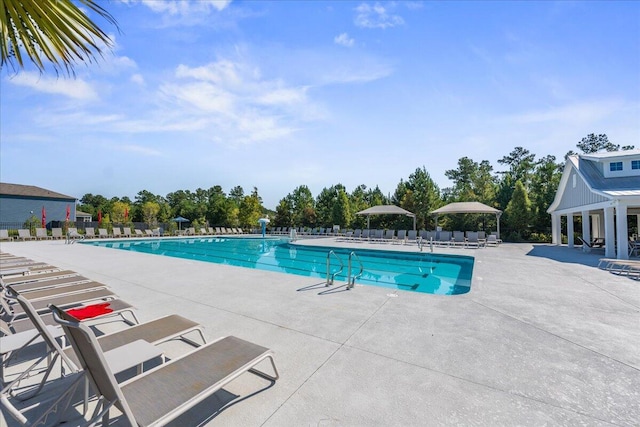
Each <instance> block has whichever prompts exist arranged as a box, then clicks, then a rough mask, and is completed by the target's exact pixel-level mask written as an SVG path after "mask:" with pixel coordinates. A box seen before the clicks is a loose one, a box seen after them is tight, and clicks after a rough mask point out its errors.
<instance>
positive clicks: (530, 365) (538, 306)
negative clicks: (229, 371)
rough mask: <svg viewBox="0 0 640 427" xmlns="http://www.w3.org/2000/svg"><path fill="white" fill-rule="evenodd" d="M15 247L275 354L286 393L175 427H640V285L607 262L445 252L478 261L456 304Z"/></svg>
mask: <svg viewBox="0 0 640 427" xmlns="http://www.w3.org/2000/svg"><path fill="white" fill-rule="evenodd" d="M300 242H301V243H303V244H313V245H326V246H348V247H353V248H358V247H366V248H379V249H391V250H411V251H417V248H416V246H415V245H413V246H410V245H406V246H403V245H390V244H369V243H346V242H336V241H335V239H334V238H324V239H309V240H304V241H300ZM0 249H1V250H2V251H4V252H10V253H12V254H15V255H20V256H27V257H30V258H32V259H34V260H38V261H45V262H48V263H51V264H53V265H56V266H58V267H61V268H66V269H72V270H75V271H77V272H79V273H80V274H82V275H84V276H86V277H89V278H91V279H93V280H96V281H99V282H102V283H105V284H107V285H109V286H110V287H111V288H112V289H113V291H114V292H116V293H117V294H118V295H119V296H120V297H122V298H123V299H124V300H126V301H128V302H130V303H131V304H133V305H135V306H136V307H137V308H138V312H137V313H138V316H139V318H140V319H141V321H145V320H151V319H153V318H155V317H159V316H161V315H166V314H171V313H178V314H181V315H183V316H185V317H188V318H190V319H192V320H195V321H197V322H200V323H201V324H202V325H203V326H204V327H205V335H206V336H207V338H208V339H215V338H218V337H221V336H226V335H235V336H238V337H240V338H244V339H247V340H249V341H252V342H255V343H257V344H261V345H263V346H265V347H269V348H271V349H272V350H273V351H274V352H275V361H276V365H277V367H278V369H279V371H280V376H281V377H280V380H279V381H277V382H276V383H275V384H274V385H270V384H269V383H268V382H266V381H264V380H262V379H259V378H257V377H255V376H252V375H248V374H247V375H244V376H243V377H241V378H239V379H238V380H236V381H235V382H233V383H231V384H230V385H229V386H227V387H225V389H224V390H222V391H220V392H218V393H216V395H214V396H213V397H212V398H210V399H207V400H206V401H205V402H203V403H201V404H200V405H198V406H197V407H196V408H195V409H194V410H192V411H189V412H188V413H187V414H186V415H184V416H182V417H181V418H179V419H178V420H176V421H175V422H174V423H172V425H175V426H191V425H196V424H198V423H203V422H204V423H205V424H207V425H212V426H213V425H220V426H274V427H275V426H431V425H464V426H469V425H491V426H497V425H501V426H515V425H523V426H540V425H590V426H591V425H594V426H599V425H602V426H637V425H639V424H640V421H639V420H640V282H638V281H637V280H632V279H629V278H627V277H624V276H617V275H615V274H611V273H609V272H606V271H602V270H599V269H597V268H596V265H597V263H598V258H600V257H602V255H601V254H600V255H598V254H594V253H591V254H586V253H582V252H580V251H579V250H577V249H569V248H567V247H556V246H551V245H531V244H503V245H501V246H499V247H491V248H484V249H445V248H435V252H436V253H452V254H464V255H472V256H474V257H475V259H476V261H475V266H474V272H473V281H472V288H471V291H470V292H469V293H467V294H463V295H456V296H443V295H431V294H421V293H412V292H406V291H394V290H390V289H385V288H379V287H375V286H356V287H355V288H354V289H352V290H350V291H343V289H344V288H338V287H337V286H339V285H336V286H334V290H335V292H328V293H324V294H320V293H321V292H323V291H325V290H326V289H327V288H325V287H324V283H323V282H322V281H320V280H318V279H314V278H306V277H302V276H294V275H287V274H280V273H272V272H266V271H260V270H250V269H244V268H239V267H231V266H226V265H218V264H209V263H205V262H199V261H190V260H184V259H178V258H168V257H160V256H155V255H148V254H141V253H133V252H125V251H118V250H113V249H107V248H101V247H94V246H89V245H82V244H73V245H65V244H64V242H61V241H40V242H12V243H4V242H3V243H2V244H1V246H0ZM425 250H428V248H425ZM265 369H266V368H265ZM236 396H239V399H240V401H239V402H238V403H236V404H232V405H228V406H227V407H224V405H225V404H226V403H227V402H228V401H229V400H230V399H232V398H234V397H236ZM221 407H222V408H223V410H221V411H217V410H216V408H221ZM212 414H213V415H215V416H214V417H211V415H212ZM0 424H2V421H0Z"/></svg>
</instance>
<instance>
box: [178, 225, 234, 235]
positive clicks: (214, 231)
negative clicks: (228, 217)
mask: <svg viewBox="0 0 640 427" xmlns="http://www.w3.org/2000/svg"><path fill="white" fill-rule="evenodd" d="M223 234H224V235H228V234H245V232H244V230H243V229H242V228H240V227H229V228H227V227H215V228H214V227H200V229H199V230H196V229H195V227H189V228H185V229H184V230H178V231H176V235H179V236H216V235H223Z"/></svg>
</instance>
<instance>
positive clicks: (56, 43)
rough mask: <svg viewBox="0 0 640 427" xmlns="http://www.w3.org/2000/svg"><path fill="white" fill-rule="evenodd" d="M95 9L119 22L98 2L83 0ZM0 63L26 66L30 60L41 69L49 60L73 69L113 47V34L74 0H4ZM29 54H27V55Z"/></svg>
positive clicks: (56, 66) (58, 66)
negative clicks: (106, 30)
mask: <svg viewBox="0 0 640 427" xmlns="http://www.w3.org/2000/svg"><path fill="white" fill-rule="evenodd" d="M79 2H80V3H82V4H83V5H84V6H86V7H87V8H88V9H89V10H91V11H92V12H95V13H96V14H98V15H99V16H101V17H102V18H104V19H106V20H107V21H108V22H109V23H111V24H113V25H115V26H116V28H117V26H118V24H117V22H116V20H115V19H114V18H113V16H111V14H109V12H107V11H106V10H105V9H103V8H102V7H101V6H100V5H98V4H97V3H96V0H79ZM0 32H1V33H2V41H0V54H1V63H0V66H5V65H10V66H11V67H12V68H14V69H16V68H24V67H25V60H27V59H28V60H30V61H31V62H32V63H33V64H34V65H35V66H36V67H37V68H38V69H39V70H40V71H41V72H42V71H44V70H45V66H46V63H50V64H52V65H53V67H54V69H55V70H56V71H58V70H59V69H62V68H64V69H65V70H66V71H67V72H73V66H74V65H75V64H77V63H82V62H92V61H93V60H94V58H95V56H96V54H97V55H102V54H103V51H102V49H103V47H102V46H106V47H111V45H112V42H111V39H110V38H109V36H108V35H107V34H106V33H105V32H104V31H103V30H102V29H100V27H98V26H97V25H96V24H95V23H94V22H93V21H92V20H91V19H89V17H88V16H87V15H86V14H85V13H84V12H83V11H82V10H80V9H79V8H78V6H76V5H75V4H74V2H73V1H71V0H0ZM25 56H26V58H25Z"/></svg>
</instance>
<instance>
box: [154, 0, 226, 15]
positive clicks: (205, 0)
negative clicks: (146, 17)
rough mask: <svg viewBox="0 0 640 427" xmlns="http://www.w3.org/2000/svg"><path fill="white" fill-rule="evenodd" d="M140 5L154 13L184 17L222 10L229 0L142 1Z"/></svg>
mask: <svg viewBox="0 0 640 427" xmlns="http://www.w3.org/2000/svg"><path fill="white" fill-rule="evenodd" d="M142 3H143V4H144V5H145V6H147V7H148V8H149V9H151V10H152V11H154V12H156V13H166V14H169V15H180V16H186V15H193V14H199V13H203V12H204V13H208V12H210V10H211V9H212V8H213V9H215V10H218V11H221V10H224V9H225V8H226V7H227V6H229V4H230V3H231V0H162V1H158V0H142Z"/></svg>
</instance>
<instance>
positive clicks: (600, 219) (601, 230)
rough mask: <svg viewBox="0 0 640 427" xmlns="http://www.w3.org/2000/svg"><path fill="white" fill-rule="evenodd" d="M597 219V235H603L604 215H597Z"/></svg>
mask: <svg viewBox="0 0 640 427" xmlns="http://www.w3.org/2000/svg"><path fill="white" fill-rule="evenodd" d="M598 221H600V234H598V237H604V229H605V226H604V215H598Z"/></svg>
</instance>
